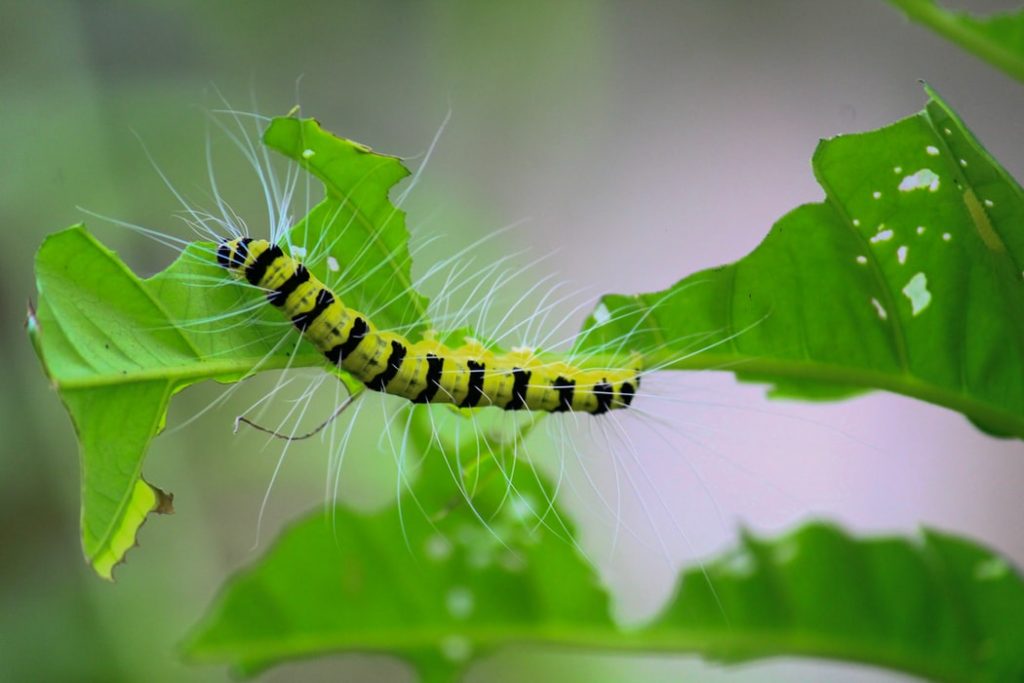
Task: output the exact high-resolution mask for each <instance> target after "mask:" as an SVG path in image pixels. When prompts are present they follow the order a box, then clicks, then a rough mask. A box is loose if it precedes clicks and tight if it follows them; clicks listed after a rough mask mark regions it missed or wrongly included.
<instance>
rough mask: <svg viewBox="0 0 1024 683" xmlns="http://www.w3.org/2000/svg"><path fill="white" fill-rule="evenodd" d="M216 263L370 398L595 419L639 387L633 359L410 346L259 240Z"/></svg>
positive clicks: (229, 243) (221, 254)
mask: <svg viewBox="0 0 1024 683" xmlns="http://www.w3.org/2000/svg"><path fill="white" fill-rule="evenodd" d="M217 263H218V264H219V265H220V266H222V267H224V268H227V269H228V270H230V271H231V272H232V273H233V274H234V275H235V276H236V277H239V278H242V277H244V278H245V279H246V280H247V281H248V282H249V284H251V285H253V286H256V287H259V288H260V289H262V290H265V291H266V292H267V301H268V303H269V304H271V305H273V306H275V307H277V308H278V309H280V310H281V312H282V313H284V314H285V315H286V316H288V317H289V318H290V319H291V321H292V323H293V324H294V325H295V327H296V328H297V329H298V330H299V332H301V333H302V334H303V335H304V336H305V337H306V339H308V340H309V341H310V342H311V343H312V344H313V345H314V346H315V347H316V348H317V349H319V350H320V352H321V353H323V354H324V356H325V357H326V358H327V360H328V361H329V362H330V363H331V364H333V365H336V366H338V367H340V368H342V369H344V370H346V371H348V372H350V373H351V374H352V375H354V376H355V377H356V378H357V379H358V380H359V381H361V382H363V384H365V385H366V386H367V388H369V389H372V390H374V391H382V392H386V393H389V394H394V395H397V396H401V397H403V398H406V399H409V400H410V401H412V402H413V403H450V404H454V405H456V406H458V407H460V408H476V407H484V406H496V407H499V408H503V409H505V410H531V411H538V412H550V413H557V412H566V411H573V412H581V413H590V414H591V415H601V414H602V413H605V412H607V411H609V410H612V409H617V408H627V407H628V406H629V405H630V403H631V402H632V400H633V396H634V394H635V393H636V390H637V388H639V386H640V373H641V365H640V358H639V356H634V357H633V359H632V360H633V363H632V364H631V367H628V368H597V369H587V368H581V367H576V366H574V365H572V364H570V363H568V362H566V361H564V360H548V359H544V358H541V357H540V356H538V355H537V354H536V353H535V352H534V350H533V349H530V348H526V347H521V348H517V349H514V350H512V351H510V352H508V353H495V352H493V351H490V350H488V349H487V348H485V347H484V346H483V345H482V344H481V343H479V342H477V341H475V340H472V339H470V340H467V342H466V343H465V344H464V345H462V346H459V347H456V348H451V347H449V346H447V345H445V344H444V343H442V342H440V341H438V340H436V339H424V340H421V341H418V342H415V343H413V342H410V341H409V340H408V339H406V338H405V337H403V336H402V335H400V334H397V333H395V332H387V331H382V330H378V329H377V328H376V326H375V325H374V324H373V322H371V321H370V320H369V318H368V317H367V316H366V315H364V314H363V313H360V312H359V311H356V310H353V309H351V308H348V307H346V306H345V304H344V303H343V302H342V300H341V299H340V298H339V297H337V296H336V295H335V294H334V292H333V291H331V289H330V288H329V287H327V286H326V285H325V284H323V282H321V281H320V280H319V279H318V278H317V277H316V276H315V275H314V274H312V273H311V272H310V271H309V269H307V268H306V266H305V265H303V264H302V263H300V262H299V261H298V260H296V259H295V258H293V257H291V256H289V255H287V254H285V253H284V251H283V250H282V249H281V247H279V246H277V245H274V244H271V243H270V242H268V241H267V240H257V239H252V238H249V237H242V238H235V239H231V240H225V241H223V242H221V244H220V245H219V246H218V248H217Z"/></svg>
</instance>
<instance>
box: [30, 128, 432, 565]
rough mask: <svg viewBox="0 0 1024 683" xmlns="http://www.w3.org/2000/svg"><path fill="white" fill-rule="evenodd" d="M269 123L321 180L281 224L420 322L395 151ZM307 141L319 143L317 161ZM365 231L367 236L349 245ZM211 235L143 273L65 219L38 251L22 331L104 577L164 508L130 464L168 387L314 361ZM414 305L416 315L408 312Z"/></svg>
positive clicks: (150, 432)
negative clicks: (44, 377)
mask: <svg viewBox="0 0 1024 683" xmlns="http://www.w3.org/2000/svg"><path fill="white" fill-rule="evenodd" d="M267 136H268V144H270V145H271V146H272V147H275V148H277V149H280V150H281V151H282V152H284V153H286V154H291V155H293V156H295V158H296V159H297V160H299V161H301V162H302V163H304V164H308V165H310V167H311V170H314V172H316V173H317V174H318V175H320V176H321V177H323V178H324V181H325V183H327V185H328V197H327V199H325V200H324V201H323V202H322V203H321V204H319V205H318V206H317V207H316V208H315V209H314V210H313V212H312V213H311V214H310V215H309V216H308V217H307V218H306V220H305V221H303V222H300V223H299V224H298V225H296V226H295V227H294V228H293V229H292V232H291V235H290V239H291V243H292V244H308V245H310V246H313V245H312V244H311V239H312V238H310V237H309V234H308V233H309V232H312V231H314V230H315V235H316V239H318V240H321V242H320V243H319V245H318V248H317V252H316V253H317V258H318V259H320V260H326V259H327V258H328V257H329V256H330V257H332V258H336V259H337V260H338V262H339V265H338V269H339V270H342V271H343V272H344V273H345V275H346V277H347V278H348V279H349V280H350V281H351V282H355V283H360V284H366V285H367V287H369V288H370V289H359V290H358V291H353V292H349V291H348V289H345V288H341V289H340V290H339V291H343V292H344V295H345V296H346V297H351V298H352V300H354V302H355V303H357V304H361V305H364V306H366V307H367V308H369V307H370V306H373V308H369V310H373V311H374V312H375V313H377V314H378V315H379V316H380V317H381V319H382V320H383V321H384V324H394V325H395V326H400V325H408V327H409V328H410V329H413V328H415V327H416V325H423V324H426V319H425V317H424V316H423V315H422V311H423V310H424V308H425V303H424V300H423V298H422V297H420V296H419V294H417V293H416V292H415V291H413V290H411V289H410V286H409V283H410V281H411V280H410V274H409V269H410V263H409V256H408V250H407V247H406V241H407V239H408V234H407V232H406V230H405V224H404V214H403V213H402V212H401V211H399V210H398V209H396V208H395V207H393V206H392V205H391V204H390V202H389V200H388V191H389V189H390V188H391V186H392V185H393V184H394V183H396V182H398V180H400V179H401V178H403V177H404V176H405V175H406V173H407V172H406V170H405V169H404V167H403V166H402V165H401V163H400V162H399V161H398V160H397V159H394V158H392V157H384V156H381V155H378V154H374V153H372V152H371V151H370V150H369V149H368V148H366V147H363V146H362V145H358V144H356V143H353V142H351V141H348V140H343V139H341V138H337V137H334V136H333V135H331V134H329V133H326V132H323V131H321V130H320V128H319V126H318V125H317V124H316V122H314V121H312V120H308V119H307V120H299V119H276V120H275V121H274V122H273V123H272V125H271V126H270V128H269V130H268V132H267ZM296 144H298V145H299V146H296ZM306 150H312V151H313V153H314V154H316V155H318V156H316V157H315V159H316V161H315V162H314V161H313V159H314V157H313V155H311V154H309V153H308V152H306ZM304 152H306V153H305V154H303V153H304ZM363 245H371V246H372V248H368V249H366V250H364V251H360V250H359V249H358V248H357V246H359V247H362V246H363ZM214 248H215V245H213V244H210V243H195V244H192V245H190V246H189V248H188V249H186V250H185V252H184V253H183V254H182V255H181V256H180V257H179V258H178V259H177V261H175V262H174V263H173V264H172V265H171V266H170V267H169V268H168V269H167V270H165V271H163V272H162V273H160V274H158V275H156V276H155V277H153V278H151V279H149V280H141V279H139V278H138V277H137V276H136V275H135V274H133V273H132V272H131V271H130V270H129V269H128V267H127V266H126V265H125V264H124V263H123V262H122V261H121V260H120V259H119V258H118V257H117V255H116V254H114V253H113V252H111V251H110V250H108V249H106V248H105V247H103V246H102V245H101V244H99V243H98V242H97V241H96V240H95V239H94V238H93V237H92V236H91V235H90V234H89V233H88V232H86V230H85V228H84V227H83V226H75V227H72V228H70V229H68V230H65V231H63V232H60V233H56V234H54V235H51V236H50V237H49V238H47V239H46V241H45V242H44V243H43V245H42V247H40V250H39V253H38V254H37V257H36V277H37V287H38V291H39V306H38V311H36V312H35V314H34V315H33V316H32V318H31V320H30V325H29V332H30V335H31V337H32V340H33V344H34V346H35V348H36V351H37V353H38V354H39V356H40V358H41V359H42V361H43V365H44V368H45V370H46V372H47V374H48V376H49V377H50V379H51V381H52V383H53V385H54V387H55V388H56V389H57V391H58V392H59V393H60V396H61V399H62V400H63V401H64V404H65V407H66V408H67V410H68V412H69V413H70V415H71V418H72V420H73V421H74V423H75V428H76V432H77V434H78V441H79V446H80V449H81V469H82V543H83V548H84V550H85V555H86V558H87V559H88V561H89V562H90V563H91V564H92V565H93V567H94V568H95V570H96V572H97V573H98V574H99V575H100V576H103V577H105V578H111V573H112V570H113V567H114V566H115V565H116V564H117V563H118V562H121V561H122V560H123V558H124V555H125V553H126V552H127V551H128V549H130V548H131V547H132V546H133V545H134V543H135V537H136V532H137V531H138V528H139V526H141V524H142V523H143V521H145V518H146V516H147V514H148V513H149V512H151V511H153V510H163V511H168V510H170V497H169V496H168V495H166V494H164V493H162V492H161V491H160V490H159V489H157V488H155V487H152V486H150V485H148V484H146V483H145V482H144V481H143V479H142V474H141V471H142V462H143V458H144V456H145V453H146V450H147V448H148V446H149V443H150V441H151V440H152V439H153V437H154V436H156V434H158V433H159V432H160V431H161V429H162V428H163V426H164V420H165V417H166V413H167V404H168V402H169V401H170V397H171V396H172V395H174V394H175V393H177V392H178V391H180V390H181V389H183V388H185V387H187V386H189V385H191V384H194V383H196V382H199V381H202V380H205V379H216V380H218V381H222V382H235V381H238V380H239V379H241V378H244V377H246V376H249V375H251V374H253V373H255V372H258V371H262V370H271V369H279V368H286V367H302V366H322V365H324V361H323V358H322V356H321V355H320V354H319V353H317V352H316V351H315V349H313V348H312V346H310V345H309V344H308V343H306V342H305V341H302V340H301V338H300V337H299V336H298V335H297V333H296V332H295V331H294V330H292V328H291V326H290V325H289V324H288V322H287V321H285V320H284V319H282V318H281V317H280V316H279V315H277V313H276V312H275V311H273V310H271V308H270V307H269V306H264V305H261V301H262V298H263V295H262V294H261V293H260V292H258V291H256V290H255V288H247V287H241V286H232V285H230V284H229V283H231V282H232V280H231V278H230V277H229V276H228V274H227V273H226V272H225V271H224V270H223V269H222V268H220V267H218V266H217V265H216V260H215V258H214V253H213V252H214ZM388 250H390V251H388ZM384 252H387V253H388V254H390V256H389V257H385V256H384V255H383V254H384ZM334 255H336V256H334ZM341 264H344V268H342V267H341ZM324 270H325V272H327V271H328V269H327V268H324ZM222 285H223V286H222ZM413 319H414V320H416V321H417V322H416V325H410V324H408V321H409V320H413Z"/></svg>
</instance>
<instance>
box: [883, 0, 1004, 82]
mask: <svg viewBox="0 0 1024 683" xmlns="http://www.w3.org/2000/svg"><path fill="white" fill-rule="evenodd" d="M888 2H889V3H890V4H892V5H894V6H896V7H897V8H898V9H900V10H902V11H903V13H904V14H906V15H907V17H909V18H910V19H911V20H912V21H916V22H917V23H919V24H922V25H924V26H927V27H928V28H930V29H931V30H933V31H935V32H936V33H938V34H939V35H941V36H943V37H945V38H948V39H949V40H951V41H953V42H954V43H956V44H958V45H959V46H960V47H962V48H964V49H965V50H968V51H970V52H973V53H974V54H975V55H977V56H979V57H981V58H982V59H984V60H985V61H987V62H988V63H989V64H992V65H994V66H997V67H999V68H1000V69H1002V70H1003V71H1005V72H1006V73H1008V74H1010V75H1011V76H1013V77H1014V78H1016V79H1017V80H1020V81H1024V10H1015V11H1009V12H1000V13H998V14H993V15H990V16H984V17H981V16H977V15H974V14H971V13H970V12H959V11H956V10H948V9H944V8H942V7H940V6H939V5H938V4H937V3H936V2H935V0H888Z"/></svg>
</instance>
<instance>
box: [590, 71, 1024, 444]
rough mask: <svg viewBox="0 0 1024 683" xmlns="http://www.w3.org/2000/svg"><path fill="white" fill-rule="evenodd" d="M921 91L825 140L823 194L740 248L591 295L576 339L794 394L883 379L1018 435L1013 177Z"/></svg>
mask: <svg viewBox="0 0 1024 683" xmlns="http://www.w3.org/2000/svg"><path fill="white" fill-rule="evenodd" d="M929 94H930V95H931V99H930V101H929V103H928V105H927V107H926V109H925V110H924V111H922V112H921V113H919V114H917V115H915V116H912V117H910V118H907V119H904V120H902V121H899V122H897V123H895V124H893V125H891V126H887V127H885V128H882V129H880V130H877V131H872V132H869V133H862V134H856V135H844V136H840V137H837V138H833V139H831V140H826V141H823V142H822V143H821V144H820V145H819V147H818V149H817V151H816V152H815V154H814V159H813V166H814V171H815V174H816V176H817V178H818V181H819V182H820V183H821V186H822V188H823V189H824V190H825V195H826V197H825V201H824V202H822V203H819V204H808V205H805V206H801V207H799V208H797V209H795V210H794V211H792V212H791V213H789V214H787V215H786V216H784V217H783V218H782V219H780V220H779V221H778V222H777V223H776V224H775V226H774V227H773V228H772V230H771V232H770V233H769V234H768V236H767V237H766V238H765V240H764V241H763V242H762V243H761V244H760V245H759V246H758V247H757V248H756V249H755V250H754V251H753V252H752V253H751V254H749V255H748V256H746V257H744V258H743V259H741V260H739V261H737V262H736V263H733V264H731V265H728V266H723V267H720V268H715V269H711V270H707V271H704V272H700V273H696V274H694V275H691V276H689V277H687V278H685V279H683V280H681V281H680V282H678V283H676V284H675V285H673V286H672V287H670V288H669V289H666V290H664V291H661V292H654V293H650V294H641V295H637V296H624V295H612V296H607V297H605V298H604V299H603V300H602V302H601V304H600V305H599V306H598V307H597V310H596V311H595V312H594V314H593V315H592V316H591V318H590V319H589V321H588V324H587V328H586V330H585V333H584V334H583V335H582V336H581V338H580V340H579V344H578V350H579V351H585V350H590V349H601V348H608V347H615V348H624V349H628V350H633V351H637V352H640V353H642V354H643V355H644V357H645V361H646V362H645V365H646V367H647V368H666V369H679V370H682V369H694V368H702V369H708V368H710V369H728V370H731V371H733V372H735V373H736V375H737V376H738V377H739V378H740V379H743V380H749V381H758V382H769V383H771V384H773V385H774V393H775V394H776V395H785V396H793V397H798V398H805V399H821V398H836V397H839V396H842V395H846V394H852V393H856V392H859V391H864V390H867V389H886V390H889V391H893V392H897V393H901V394H905V395H907V396H912V397H915V398H919V399H922V400H925V401H929V402H931V403H936V404H938V405H942V406H946V407H948V408H951V409H953V410H956V411H959V412H961V413H963V414H964V415H966V416H967V417H968V418H970V419H971V420H972V421H974V422H975V423H976V424H978V425H979V426H981V427H983V428H984V429H986V430H988V431H990V432H992V433H995V434H1000V435H1007V436H1016V437H1024V382H1022V381H1021V378H1022V377H1024V281H1022V269H1024V195H1022V192H1021V188H1020V186H1019V185H1018V184H1017V182H1016V181H1015V180H1014V179H1013V178H1012V177H1010V175H1009V174H1008V173H1007V172H1006V171H1005V170H1004V169H1003V168H1002V167H1001V166H1000V165H999V164H998V163H997V162H996V161H995V160H994V159H993V158H992V157H991V156H990V155H989V154H988V152H986V151H985V150H984V149H983V148H982V147H981V145H980V144H979V143H978V141H977V140H976V139H975V138H974V137H973V136H972V135H971V133H970V131H968V129H967V128H966V127H965V126H964V125H963V123H962V122H961V121H960V120H959V118H957V116H956V115H955V114H954V113H953V111H952V110H951V109H950V108H949V107H948V106H947V105H946V104H945V103H944V102H943V101H942V100H941V99H939V97H938V96H937V95H936V94H935V93H934V92H932V91H931V90H929Z"/></svg>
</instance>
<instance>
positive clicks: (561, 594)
mask: <svg viewBox="0 0 1024 683" xmlns="http://www.w3.org/2000/svg"><path fill="white" fill-rule="evenodd" d="M332 514H334V515H336V518H335V519H334V523H332V521H331V520H330V519H325V516H324V515H323V513H322V512H316V513H314V514H313V515H311V516H310V517H308V518H307V519H306V520H304V521H303V522H301V523H299V524H298V525H296V526H295V527H293V528H291V529H290V530H288V531H286V532H285V534H284V535H283V536H282V538H281V539H280V540H279V541H278V542H277V544H276V545H275V546H274V547H273V548H271V549H270V551H269V552H268V553H267V555H266V556H265V557H264V558H262V559H261V560H259V561H258V562H257V563H255V564H254V565H253V566H252V567H250V568H249V569H247V570H245V571H243V572H242V573H240V574H239V575H238V576H236V577H235V578H234V579H233V580H232V581H231V582H230V583H229V584H228V585H227V587H226V588H225V589H224V591H223V593H222V594H221V596H220V598H219V599H218V600H217V601H216V603H215V604H214V605H213V607H212V608H211V610H210V613H209V614H208V615H207V617H206V618H205V619H204V621H203V622H202V623H201V624H200V625H199V627H198V628H197V629H196V631H195V633H194V634H193V636H192V637H191V639H190V641H189V644H188V646H187V652H188V653H189V654H190V656H192V657H193V658H195V659H197V660H202V661H208V662H219V663H229V664H232V665H234V666H235V667H237V668H238V669H240V670H242V671H244V672H248V673H253V672H255V671H258V670H260V669H263V668H266V667H268V666H271V665H274V664H278V663H281V662H283V661H286V660H291V659H296V658H305V657H314V656H318V655H323V654H327V653H336V652H377V653H389V654H393V655H397V656H400V657H403V658H405V659H407V660H409V661H410V662H412V663H413V664H414V665H415V666H416V667H417V669H418V670H419V672H420V674H421V677H422V678H421V680H424V681H434V680H437V681H450V680H456V677H455V675H454V674H455V672H457V671H459V670H460V669H462V668H464V667H466V666H467V665H469V664H470V663H472V661H474V660H476V659H478V658H480V657H483V656H486V655H487V654H488V653H491V652H493V651H494V650H495V649H496V648H499V647H502V646H505V645H509V644H523V643H530V644H537V645H542V646H545V647H551V646H561V647H565V648H573V649H574V650H578V649H579V648H586V649H590V650H594V651H636V652H652V651H659V652H666V653H698V654H701V655H702V656H705V657H707V658H709V659H716V660H722V661H730V662H733V661H746V660H751V659H757V658H759V657H767V656H779V655H798V656H810V657H827V658H831V659H842V660H847V661H856V662H863V663H869V664H875V665H879V666H885V667H888V668H893V669H897V670H902V671H906V672H909V673H911V674H916V675H920V676H925V677H934V678H935V679H937V680H949V681H956V680H963V681H966V680H973V681H1004V680H1018V678H1019V676H1020V675H1022V673H1024V629H1022V628H1021V625H1022V624H1021V617H1020V615H1021V614H1022V613H1024V583H1022V581H1021V576H1020V574H1019V573H1018V572H1017V571H1016V570H1014V569H1013V568H1012V567H1011V566H1010V565H1008V564H1007V562H1006V560H1004V559H1003V558H1001V557H999V556H997V555H993V554H992V553H991V552H989V551H987V550H985V549H983V548H980V547H978V546H976V545H974V544H972V543H970V542H969V541H965V540H963V539H959V538H955V537H951V536H947V535H944V534H939V533H933V532H928V533H926V534H925V535H924V537H923V539H910V540H907V539H897V538H880V539H855V538H852V537H850V536H849V535H847V534H846V533H844V532H843V531H841V530H839V529H836V528H834V527H831V526H827V525H820V524H812V525H809V526H807V527H804V528H802V529H800V530H798V531H796V532H794V533H791V534H788V535H785V536H783V537H781V538H777V539H773V540H759V539H756V538H752V537H748V538H745V539H744V540H743V542H742V544H741V545H740V546H739V547H738V548H737V549H735V550H733V551H732V552H729V553H726V554H724V555H723V556H721V557H719V558H718V559H715V560H713V561H711V562H709V563H707V564H704V565H700V566H697V567H694V568H692V569H689V570H687V571H686V572H685V573H684V574H683V576H682V577H681V579H680V582H679V589H678V591H677V594H676V597H675V599H674V600H672V601H671V602H670V604H669V605H668V606H667V607H666V608H665V609H664V611H663V612H662V614H661V615H660V616H659V617H657V618H656V619H654V620H653V621H652V622H651V623H650V624H648V625H647V626H645V627H642V628H639V629H631V630H629V631H625V630H622V629H620V628H619V627H617V626H616V624H615V622H614V619H613V618H612V616H611V614H610V611H609V605H610V599H609V596H608V595H607V594H606V592H605V591H604V590H603V589H602V588H600V587H599V583H598V579H597V577H596V575H595V574H594V572H593V569H592V568H591V567H590V566H589V564H588V563H587V562H586V561H584V560H583V559H582V558H580V557H579V556H578V555H576V554H575V553H573V552H572V551H571V548H570V546H569V545H568V544H567V543H565V542H564V541H562V540H559V539H553V538H552V537H551V535H550V534H547V535H546V536H545V535H544V534H540V535H539V536H536V537H533V538H531V539H530V542H529V543H528V544H526V545H525V546H523V547H522V548H519V547H516V548H515V551H516V553H517V555H514V556H511V557H512V558H513V560H512V561H511V562H508V561H507V560H505V559H498V560H496V561H494V562H491V561H489V560H488V561H485V562H480V561H479V559H478V558H476V557H474V555H473V552H474V549H473V547H472V546H465V545H463V544H462V543H461V542H460V541H459V538H460V536H459V535H458V532H457V529H458V527H455V529H456V531H455V532H454V533H451V529H452V527H449V526H442V527H441V528H440V529H439V530H434V529H430V528H429V526H428V525H426V524H421V523H419V522H418V521H417V520H416V519H414V518H416V517H417V515H415V514H413V515H410V516H409V518H408V519H409V520H411V521H412V524H413V525H412V526H411V527H408V526H407V527H406V528H405V529H404V532H403V529H402V527H401V523H400V521H399V519H398V517H397V515H396V514H395V511H394V510H389V511H387V512H383V513H380V514H378V515H376V516H373V517H369V518H367V517H364V516H359V515H355V514H353V513H351V512H349V511H347V510H343V509H338V510H336V511H335V512H333V513H332ZM463 522H464V523H472V522H471V521H468V520H465V519H464V520H463ZM407 524H408V521H407ZM402 533H406V534H408V535H409V538H410V541H411V544H412V554H413V556H412V557H410V550H409V549H408V548H406V547H405V546H404V545H403V544H402V543H395V542H392V541H393V540H394V539H395V538H399V537H400V535H401V534H402ZM449 534H450V535H449ZM481 538H484V539H485V538H486V537H485V536H481V537H480V538H478V539H477V542H480V539H481ZM382 539H384V542H382ZM505 552H507V551H501V553H499V555H501V554H502V553H505ZM309 558H316V561H315V562H313V563H310V561H309ZM516 558H518V559H516ZM411 568H414V569H411ZM299 577H301V579H299Z"/></svg>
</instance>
